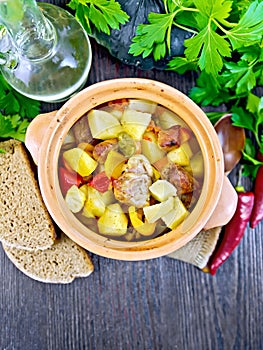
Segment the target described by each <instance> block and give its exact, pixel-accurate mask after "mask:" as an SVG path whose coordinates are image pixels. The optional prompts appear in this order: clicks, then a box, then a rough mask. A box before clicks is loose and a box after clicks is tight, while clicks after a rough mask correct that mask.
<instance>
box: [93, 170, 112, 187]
mask: <svg viewBox="0 0 263 350" xmlns="http://www.w3.org/2000/svg"><path fill="white" fill-rule="evenodd" d="M110 184H111V180H110V179H109V178H108V177H107V175H106V174H105V171H102V172H101V173H99V174H97V175H95V176H94V177H93V179H92V180H91V182H90V183H89V185H90V186H92V187H94V188H95V189H96V190H98V191H99V192H106V191H108V189H109V188H110Z"/></svg>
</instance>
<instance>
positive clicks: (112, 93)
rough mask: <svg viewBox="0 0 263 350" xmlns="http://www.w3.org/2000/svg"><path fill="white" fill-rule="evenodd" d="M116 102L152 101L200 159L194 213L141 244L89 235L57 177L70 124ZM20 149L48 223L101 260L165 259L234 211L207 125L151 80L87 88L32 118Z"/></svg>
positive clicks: (187, 103) (179, 96)
mask: <svg viewBox="0 0 263 350" xmlns="http://www.w3.org/2000/svg"><path fill="white" fill-rule="evenodd" d="M122 98H137V99H138V98H139V99H146V100H150V101H154V102H158V103H159V104H160V105H163V106H164V107H166V108H168V109H170V110H171V111H173V112H175V113H176V114H178V115H179V116H180V117H181V118H182V119H183V120H184V121H185V122H186V123H187V124H188V125H189V126H190V128H191V129H192V131H193V132H194V134H195V136H196V138H197V140H198V142H199V144H200V148H201V151H202V153H203V158H204V183H203V188H202V191H201V195H200V198H199V199H198V202H197V204H196V206H195V208H194V210H193V211H192V212H191V214H190V215H189V216H188V217H187V218H186V219H185V221H184V222H183V223H182V224H181V225H179V226H178V227H177V228H176V229H174V230H172V231H170V232H168V233H166V234H163V235H162V236H160V237H157V238H154V239H149V240H148V241H142V242H122V241H117V240H114V239H109V238H105V237H103V236H101V235H99V234H97V233H95V232H93V231H91V230H89V229H88V228H87V227H86V226H84V225H83V224H82V223H81V222H80V221H79V220H78V219H77V218H76V217H75V216H74V214H73V213H71V212H70V210H69V209H68V208H67V206H66V203H65V201H64V198H63V196H62V194H61V191H60V187H59V182H58V175H57V170H58V157H59V153H60V149H61V145H62V143H63V139H64V138H65V136H66V135H67V133H68V131H69V129H70V128H71V127H72V125H73V124H74V123H75V122H76V121H77V120H78V119H79V118H80V117H82V116H83V114H85V113H86V112H87V111H89V110H91V109H92V108H95V107H96V106H99V105H101V104H102V103H105V102H108V101H112V100H116V99H122ZM26 146H27V148H28V149H29V151H30V152H31V154H32V157H33V159H34V161H35V162H36V163H37V164H38V177H39V184H40V190H41V193H42V196H43V199H44V201H45V204H46V206H47V209H48V211H49V213H50V215H51V216H52V218H53V220H54V221H55V222H56V224H57V225H58V226H59V227H60V229H61V230H62V231H64V232H65V233H66V234H67V235H68V236H69V237H70V238H71V239H72V240H73V241H75V242H77V243H78V244H79V245H80V246H82V247H84V248H86V249H87V250H89V251H91V252H93V253H95V254H98V255H101V256H104V257H109V258H114V259H121V260H144V259H150V258H156V257H160V256H163V255H166V254H170V253H171V252H173V251H175V250H177V249H178V248H180V247H182V246H183V245H185V244H186V243H188V242H189V241H190V240H191V239H193V238H194V237H195V236H196V235H197V234H198V233H199V232H200V231H201V230H202V229H204V228H206V229H208V228H212V227H216V226H223V225H225V224H226V223H227V222H228V221H229V220H230V218H231V217H232V216H233V214H234V211H235V208H236V203H237V195H236V192H235V190H234V188H233V187H232V185H231V183H230V182H229V180H228V178H227V177H226V176H225V175H224V158H223V154H222V149H221V146H220V143H219V139H218V137H217V134H216V132H215V130H214V128H213V126H212V124H211V123H210V121H209V120H208V118H207V117H206V115H205V114H204V113H203V111H202V110H201V109H200V108H199V107H198V106H197V105H196V104H195V103H194V102H193V101H192V100H190V99H189V98H188V97H187V96H185V95H184V94H183V93H181V92H180V91H178V90H176V89H175V88H173V87H171V86H168V85H166V84H163V83H160V82H157V81H153V80H148V79H138V78H123V79H114V80H108V81H104V82H100V83H97V84H94V85H92V86H89V87H88V88H86V89H84V90H83V91H81V92H79V93H78V94H77V95H75V96H74V97H72V98H71V99H70V100H69V101H67V102H66V103H65V104H64V105H63V106H62V108H61V109H60V110H58V111H55V112H52V113H49V114H42V115H39V116H38V117H36V118H35V119H34V120H33V121H32V122H31V124H30V126H29V128H28V130H27V135H26Z"/></svg>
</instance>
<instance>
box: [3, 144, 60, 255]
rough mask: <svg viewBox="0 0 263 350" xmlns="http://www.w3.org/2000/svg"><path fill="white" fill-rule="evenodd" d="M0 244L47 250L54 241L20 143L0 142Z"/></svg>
mask: <svg viewBox="0 0 263 350" xmlns="http://www.w3.org/2000/svg"><path fill="white" fill-rule="evenodd" d="M0 149H1V150H4V153H0V241H2V243H4V244H5V245H8V246H10V247H16V248H20V249H26V250H36V249H47V248H49V247H51V246H52V245H53V243H54V241H55V238H56V233H55V227H54V225H53V222H52V220H51V218H50V216H49V213H48V211H47V209H46V206H45V204H44V202H43V199H42V197H41V194H40V190H39V187H38V182H37V180H36V177H35V173H34V171H33V168H32V164H31V162H30V157H29V156H28V154H27V151H26V149H25V146H24V145H23V143H21V142H19V141H16V140H8V141H5V142H0Z"/></svg>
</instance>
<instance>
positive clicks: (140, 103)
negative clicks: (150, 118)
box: [128, 99, 157, 114]
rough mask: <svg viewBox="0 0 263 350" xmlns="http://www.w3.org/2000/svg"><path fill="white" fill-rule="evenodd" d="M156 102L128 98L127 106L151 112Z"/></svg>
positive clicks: (153, 110)
mask: <svg viewBox="0 0 263 350" xmlns="http://www.w3.org/2000/svg"><path fill="white" fill-rule="evenodd" d="M156 106H157V103H155V102H152V101H148V100H137V99H131V100H129V104H128V108H129V109H133V110H136V111H139V112H146V113H151V114H153V113H154V112H155V109H156Z"/></svg>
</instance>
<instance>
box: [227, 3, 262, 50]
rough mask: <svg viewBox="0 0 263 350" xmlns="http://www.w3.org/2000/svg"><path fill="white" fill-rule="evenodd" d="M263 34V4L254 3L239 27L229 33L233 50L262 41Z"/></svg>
mask: <svg viewBox="0 0 263 350" xmlns="http://www.w3.org/2000/svg"><path fill="white" fill-rule="evenodd" d="M262 32H263V2H262V1H261V2H259V1H254V2H252V3H251V4H250V6H249V8H248V9H247V11H246V12H245V14H244V15H243V17H242V18H241V19H240V21H239V23H238V24H237V26H235V27H234V28H232V29H231V30H229V31H228V32H227V36H228V38H229V40H230V41H231V44H232V46H233V49H238V48H240V47H242V46H249V45H251V43H254V42H257V41H259V40H261V38H262Z"/></svg>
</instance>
